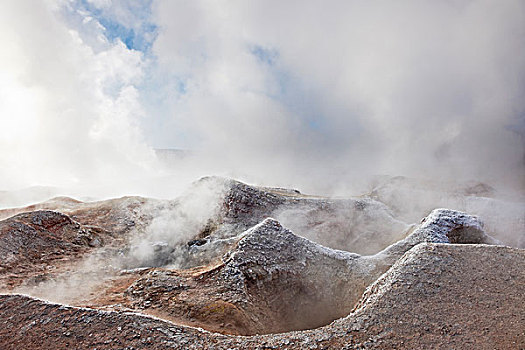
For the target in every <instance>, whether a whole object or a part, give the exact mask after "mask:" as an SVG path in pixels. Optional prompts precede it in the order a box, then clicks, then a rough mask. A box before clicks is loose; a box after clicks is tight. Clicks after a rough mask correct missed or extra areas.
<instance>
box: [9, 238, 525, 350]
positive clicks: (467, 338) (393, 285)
mask: <svg viewBox="0 0 525 350" xmlns="http://www.w3.org/2000/svg"><path fill="white" fill-rule="evenodd" d="M524 269H525V251H523V250H519V249H513V248H507V247H498V246H486V245H448V244H447V245H443V244H422V245H418V246H416V247H415V248H414V249H412V250H410V251H409V252H408V253H407V254H406V255H405V256H404V257H403V258H402V259H400V260H399V261H398V262H397V263H396V264H395V265H394V266H393V267H392V268H391V269H390V270H389V271H388V272H387V273H386V274H384V275H383V276H382V277H381V278H380V279H379V280H378V281H377V282H376V283H375V284H373V285H372V286H371V287H370V288H368V289H367V291H366V293H365V295H364V297H363V299H362V300H361V301H360V302H359V304H358V305H359V306H358V307H357V308H356V310H354V312H353V313H352V314H350V315H349V316H347V317H345V318H343V319H340V320H337V321H335V322H333V323H332V324H330V325H328V326H325V327H321V328H318V329H315V330H310V331H301V332H291V333H282V334H276V335H264V336H252V337H236V336H224V335H218V334H213V333H208V332H205V331H202V330H199V329H195V328H190V327H184V326H178V325H175V324H173V323H170V322H167V321H162V320H160V319H156V318H151V317H146V316H143V315H140V314H136V313H122V312H115V311H107V312H102V311H97V310H92V309H84V308H73V307H67V306H63V305H58V304H50V303H46V302H44V301H41V300H38V299H32V298H30V297H27V296H20V295H1V296H0V300H1V302H0V324H2V325H3V327H0V347H2V348H4V349H19V348H42V349H65V348H70V347H71V346H74V347H75V348H78V349H88V348H95V347H96V348H97V349H113V348H126V347H129V348H134V349H176V348H188V349H191V348H199V349H211V348H213V349H234V348H235V349H272V348H273V349H327V348H334V349H335V348H340V349H344V348H358V349H393V348H404V349H421V348H434V349H450V348H465V347H468V348H476V349H520V348H523V347H524V346H525V334H524V332H523V324H524V320H525V310H524V309H523V308H522V301H523V298H524V297H525V295H524V293H525V292H524V290H523V285H524V284H525V275H524V274H523V270H524Z"/></svg>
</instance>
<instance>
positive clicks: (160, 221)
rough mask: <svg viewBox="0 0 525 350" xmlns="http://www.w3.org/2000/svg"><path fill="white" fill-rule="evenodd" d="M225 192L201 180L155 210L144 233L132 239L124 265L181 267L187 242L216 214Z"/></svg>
mask: <svg viewBox="0 0 525 350" xmlns="http://www.w3.org/2000/svg"><path fill="white" fill-rule="evenodd" d="M225 191H226V187H225V186H218V184H217V183H216V182H213V181H206V180H205V179H204V180H200V181H199V182H198V183H196V184H194V185H193V186H191V187H190V188H189V189H188V190H187V191H186V192H185V193H183V194H182V195H181V196H180V197H179V198H177V200H176V201H175V202H174V203H173V204H172V205H171V206H170V207H168V208H166V209H163V210H162V211H160V212H158V211H157V212H155V213H154V215H155V217H154V218H153V221H152V222H151V223H150V224H149V225H148V226H147V227H146V229H145V230H144V232H137V235H136V236H135V237H134V238H133V239H132V241H131V249H130V251H129V252H128V253H127V256H126V257H125V258H124V267H127V268H130V267H142V266H146V267H150V266H166V265H170V266H172V267H180V266H183V265H184V264H185V260H184V249H186V248H187V245H186V244H187V243H188V242H189V241H191V240H192V239H195V238H197V237H199V235H200V234H201V233H202V232H203V231H204V230H205V228H206V225H208V224H209V223H210V222H211V220H213V219H215V218H216V217H217V215H218V214H219V210H220V208H221V205H222V199H223V197H224V193H225Z"/></svg>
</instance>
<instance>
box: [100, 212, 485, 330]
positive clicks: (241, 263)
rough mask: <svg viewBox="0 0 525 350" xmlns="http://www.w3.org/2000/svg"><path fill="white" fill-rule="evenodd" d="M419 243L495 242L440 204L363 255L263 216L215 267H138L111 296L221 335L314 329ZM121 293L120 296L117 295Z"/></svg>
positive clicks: (346, 306)
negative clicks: (403, 232)
mask: <svg viewBox="0 0 525 350" xmlns="http://www.w3.org/2000/svg"><path fill="white" fill-rule="evenodd" d="M422 242H438V243H449V242H457V243H494V240H493V239H492V238H490V237H489V236H487V235H486V234H485V233H484V232H483V230H482V225H481V223H480V221H479V220H478V219H477V218H475V217H472V216H470V215H467V214H464V213H460V212H455V211H450V210H445V209H439V210H435V211H433V212H432V213H431V214H430V215H429V216H428V217H427V218H425V220H424V222H423V223H422V224H421V225H419V226H418V227H417V228H416V229H415V230H414V231H413V232H412V233H411V234H410V235H409V236H408V237H406V238H405V239H403V240H401V241H399V242H397V243H396V244H394V245H392V246H390V247H388V248H387V249H385V250H384V251H382V252H380V253H378V254H376V255H372V256H361V255H358V254H354V253H349V252H344V251H338V250H332V249H330V248H327V247H324V246H321V245H319V244H317V243H314V242H312V241H310V240H308V239H305V238H303V237H299V236H297V235H295V234H294V233H292V232H291V231H290V230H288V229H286V228H284V227H283V226H281V224H280V223H279V222H278V221H276V220H274V219H266V220H264V221H263V222H262V223H261V224H258V225H256V226H254V227H253V228H251V229H249V230H247V231H246V232H244V233H242V234H240V235H239V236H238V237H237V242H236V243H235V245H234V248H233V249H232V250H231V251H229V252H228V253H226V254H225V255H224V256H223V258H222V262H221V263H219V264H218V265H216V266H210V267H208V268H206V269H201V270H195V271H188V272H179V271H173V270H166V269H151V270H148V271H145V270H142V271H139V272H138V274H139V275H140V277H137V279H136V280H135V281H134V282H131V284H129V283H130V278H129V274H126V276H125V277H124V278H123V279H126V280H127V281H128V284H126V283H124V284H121V283H122V280H119V281H118V284H120V288H121V290H120V291H119V290H118V288H117V289H113V290H112V293H113V295H112V296H110V297H111V298H113V299H114V300H115V299H116V300H118V302H119V303H120V304H122V305H123V306H125V307H128V308H130V309H136V310H141V311H142V312H147V313H150V314H152V315H157V316H160V317H162V318H165V319H169V320H173V321H175V322H178V323H182V324H188V325H194V326H199V327H202V328H205V329H209V330H213V331H219V332H223V333H231V334H243V335H247V334H262V333H277V332H285V331H291V330H301V329H308V328H314V327H319V326H322V325H325V324H327V323H329V322H331V321H332V320H334V319H336V318H339V317H343V316H345V315H347V314H348V313H349V312H350V310H351V309H352V308H353V306H354V305H355V303H356V302H357V300H358V299H359V298H360V296H361V295H362V293H363V291H364V290H365V288H366V287H367V286H368V285H369V284H371V283H372V282H373V281H375V280H376V279H377V277H379V276H380V275H381V274H382V273H383V272H385V271H386V270H387V269H388V268H389V267H390V266H391V265H392V264H393V263H394V262H395V261H396V260H397V259H399V258H400V257H401V256H402V255H403V254H404V253H405V252H406V251H408V250H409V249H410V248H412V247H413V246H415V245H417V244H419V243H422ZM128 285H129V287H127V288H126V289H125V290H123V289H124V288H125V287H126V286H128ZM119 293H120V294H121V295H122V294H123V295H125V297H120V298H118V297H116V296H115V294H119ZM107 299H108V296H104V297H102V298H100V297H99V298H98V299H96V300H93V301H90V305H93V306H101V305H103V304H104V303H105V302H106V300H107ZM106 303H107V302H106Z"/></svg>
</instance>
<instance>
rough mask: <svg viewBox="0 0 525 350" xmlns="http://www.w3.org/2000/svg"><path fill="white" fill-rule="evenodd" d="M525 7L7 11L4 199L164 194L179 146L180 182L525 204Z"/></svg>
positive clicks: (185, 6)
mask: <svg viewBox="0 0 525 350" xmlns="http://www.w3.org/2000/svg"><path fill="white" fill-rule="evenodd" d="M524 7H525V5H524V4H523V3H522V2H521V1H511V0H505V1H500V2H498V3H497V4H496V3H494V2H491V1H483V0H475V1H446V2H433V1H402V2H395V3H394V2H389V1H379V2H368V1H328V2H326V1H323V2H321V1H308V2H299V1H288V2H285V3H282V2H277V1H250V2H245V1H204V0H196V1H191V2H187V1H163V0H155V1H153V0H144V1H136V2H127V1H117V0H104V1H101V0H96V1H95V0H71V1H70V0H57V1H51V0H49V1H45V2H39V3H34V2H30V1H17V2H5V3H2V4H0V12H1V14H0V16H1V18H0V19H1V23H0V39H1V40H2V43H3V49H2V55H1V56H0V76H1V80H0V118H1V125H2V128H0V147H1V149H2V152H0V166H1V168H2V169H3V171H2V172H1V173H0V181H1V182H2V183H3V186H2V187H3V188H13V187H22V186H27V185H32V184H44V185H55V186H70V185H71V186H75V185H77V184H81V183H106V186H109V187H112V185H108V184H107V182H108V181H110V182H111V181H112V182H113V183H118V185H121V184H122V183H124V182H126V181H128V180H130V181H131V182H133V181H135V180H133V179H132V178H138V179H143V178H145V177H149V178H150V179H151V178H153V177H157V176H158V175H159V169H158V167H157V164H156V159H155V157H154V154H153V151H152V147H156V148H169V147H179V148H184V149H191V150H192V154H193V155H194V156H193V157H187V159H185V160H184V161H183V162H182V163H180V164H179V166H178V167H173V168H172V169H174V170H173V173H174V176H175V177H176V178H179V179H180V178H184V179H185V180H184V181H187V180H188V179H190V178H197V177H199V176H202V175H210V174H219V175H228V176H233V177H237V178H240V179H244V180H246V181H249V182H255V183H263V184H270V185H281V186H292V187H299V188H301V189H303V190H304V191H306V192H330V191H333V190H337V189H338V188H339V187H340V186H342V184H344V185H345V186H346V185H348V184H358V183H359V181H361V180H365V179H367V178H368V177H369V176H370V175H373V174H391V175H408V176H416V177H430V178H443V179H460V180H462V179H476V180H482V181H488V182H490V183H493V184H496V185H498V184H500V185H507V186H510V188H514V189H516V188H519V189H521V190H523V189H524V188H525V183H524V182H523V181H524V180H523V179H525V170H524V168H525V167H524V152H525V151H524V150H525V141H524V140H525V136H524V130H525V118H524V116H525V102H524V100H523V98H522V96H523V95H524V93H525V85H524V84H523V81H525V64H524V62H525V57H524V56H525V39H524V38H525V25H523V23H525V18H524V17H525V11H524ZM138 182H140V181H138ZM138 182H137V181H135V182H133V183H135V184H136V183H138ZM150 182H152V181H151V180H150ZM133 186H134V185H132V184H131V185H130V187H127V188H131V189H132V190H131V192H133V193H137V192H140V191H137V190H134V189H133ZM157 192H158V191H157ZM142 194H145V195H147V194H148V193H142Z"/></svg>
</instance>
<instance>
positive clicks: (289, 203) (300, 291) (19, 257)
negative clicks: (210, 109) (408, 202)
mask: <svg viewBox="0 0 525 350" xmlns="http://www.w3.org/2000/svg"><path fill="white" fill-rule="evenodd" d="M384 188H385V187H381V186H379V187H377V190H376V191H375V193H374V198H375V199H373V198H372V197H368V196H363V197H359V198H348V199H329V198H323V197H315V196H308V195H303V194H301V193H300V192H299V191H296V190H287V189H281V188H265V187H254V186H249V185H246V184H243V183H241V182H238V181H234V180H229V179H222V178H216V177H211V178H204V179H201V180H199V181H197V182H196V183H195V184H194V186H193V187H192V188H191V189H189V191H188V192H187V193H185V194H183V195H182V196H181V197H180V198H177V199H175V200H172V201H159V200H151V199H145V198H139V197H125V198H121V199H113V200H108V201H101V202H88V203H84V202H80V201H76V200H73V199H70V198H56V199H53V200H50V201H47V202H43V203H40V204H36V205H32V206H30V207H25V208H15V209H8V210H3V211H0V217H3V218H4V219H3V220H2V221H0V258H1V260H0V261H1V262H2V264H1V266H0V284H1V285H0V288H1V290H2V292H3V294H2V295H1V296H0V299H1V301H0V309H1V310H0V323H1V324H2V325H3V327H0V348H6V349H25V348H46V349H48V348H49V349H51V348H53V349H55V348H56V349H60V348H66V347H75V348H97V349H103V348H108V349H109V348H148V349H150V348H151V349H157V348H158V349H163V348H184V349H187V348H225V349H226V348H259V349H263V348H276V349H277V348H298V349H299V348H300V349H304V348H306V349H307V348H312V349H316V348H380V349H392V348H444V349H448V348H480V349H485V348H486V349H514V348H515V349H523V348H525V309H524V308H523V306H522V301H523V300H524V296H525V295H524V293H525V273H524V272H523V271H525V251H524V250H522V249H518V248H511V247H505V246H503V245H502V244H504V243H506V244H508V241H503V242H502V241H501V238H504V239H508V238H509V237H511V236H509V235H501V234H499V235H498V232H497V230H496V231H491V233H493V232H496V234H494V236H497V239H496V238H495V237H491V235H489V234H487V232H486V230H485V229H484V226H483V221H482V219H483V217H481V218H480V217H478V216H474V215H469V214H467V213H464V212H461V211H457V210H449V209H436V210H433V211H432V212H430V214H429V213H428V212H427V213H426V215H424V218H423V219H422V220H420V222H419V223H417V224H410V223H405V222H404V221H402V220H400V219H398V218H399V217H401V216H402V215H400V214H399V212H400V210H401V209H400V208H399V207H394V208H393V206H392V205H389V206H387V205H385V204H383V203H382V202H381V201H379V198H380V197H381V195H380V194H379V193H380V192H381V191H383V192H385V190H384ZM487 188H488V187H483V186H482V187H480V186H478V187H474V188H473V189H470V190H468V192H465V193H463V195H464V196H472V192H473V191H477V192H475V193H474V195H477V196H481V195H485V194H486V193H485V192H486V191H489V190H490V188H488V189H487ZM479 191H482V192H483V193H481V194H480V193H479ZM456 193H460V191H456ZM383 196H384V194H383ZM476 198H478V197H476ZM385 201H386V200H385ZM427 214H428V215H427ZM270 217H273V218H270ZM520 220H521V218H520V217H519V216H518V217H517V219H516V220H515V222H513V223H512V224H510V226H512V227H517V228H518V229H519V228H520V225H521V222H522V221H520ZM522 234H525V232H522ZM514 236H516V237H518V238H517V239H516V240H515V241H514V242H519V232H518V235H514ZM514 236H512V237H514ZM20 293H23V294H20ZM42 298H43V299H45V300H48V301H44V300H42ZM66 305H71V306H66ZM240 335H242V336H240Z"/></svg>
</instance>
